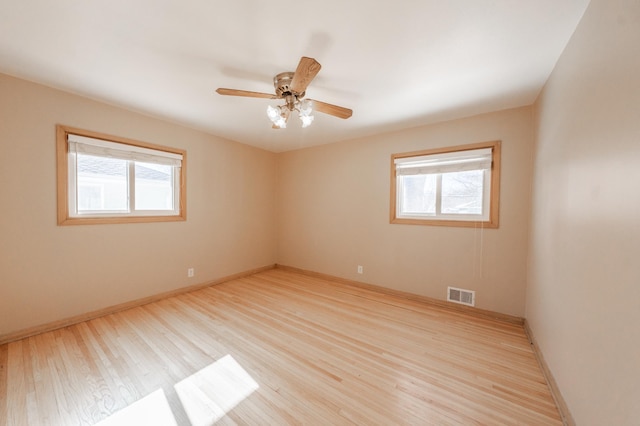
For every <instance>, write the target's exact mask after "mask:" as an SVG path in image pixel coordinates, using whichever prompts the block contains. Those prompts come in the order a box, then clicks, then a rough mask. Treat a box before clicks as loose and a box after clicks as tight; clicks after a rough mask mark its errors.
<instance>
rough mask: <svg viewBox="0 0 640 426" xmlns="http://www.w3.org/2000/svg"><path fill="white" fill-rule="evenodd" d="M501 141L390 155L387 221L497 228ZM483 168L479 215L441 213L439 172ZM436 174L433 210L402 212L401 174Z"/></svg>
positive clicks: (440, 177) (440, 178)
mask: <svg viewBox="0 0 640 426" xmlns="http://www.w3.org/2000/svg"><path fill="white" fill-rule="evenodd" d="M500 150H501V143H500V141H492V142H482V143H477V144H471V145H463V146H455V147H446V148H437V149H429V150H423V151H415V152H406V153H400V154H393V155H392V156H391V203H390V204H391V211H390V222H391V223H396V224H409V225H436V226H460V227H478V226H481V227H485V228H498V226H499V200H500ZM470 170H483V176H484V183H483V208H482V214H480V215H478V214H468V215H467V214H444V213H442V212H441V208H440V207H441V180H442V174H443V173H448V172H456V171H470ZM423 174H433V175H435V176H436V209H435V210H436V211H435V214H425V213H416V212H404V211H402V196H403V194H402V191H403V179H404V178H403V176H407V175H423Z"/></svg>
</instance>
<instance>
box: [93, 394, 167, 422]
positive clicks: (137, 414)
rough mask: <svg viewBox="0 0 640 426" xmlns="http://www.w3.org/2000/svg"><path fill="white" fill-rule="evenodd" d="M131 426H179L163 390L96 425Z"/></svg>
mask: <svg viewBox="0 0 640 426" xmlns="http://www.w3.org/2000/svg"><path fill="white" fill-rule="evenodd" d="M129 425H131V426H134V425H135V426H138V425H154V426H177V423H176V420H175V418H174V417H173V412H172V411H171V407H169V402H168V401H167V397H166V396H165V394H164V391H163V390H162V389H158V390H157V391H155V392H153V393H150V394H149V395H147V396H145V397H144V398H142V399H140V400H138V401H136V402H134V403H133V404H131V405H129V406H128V407H126V408H123V409H122V410H120V411H118V412H117V413H115V414H112V415H111V416H109V417H107V418H106V419H104V420H102V421H101V422H100V423H97V424H96V426H129Z"/></svg>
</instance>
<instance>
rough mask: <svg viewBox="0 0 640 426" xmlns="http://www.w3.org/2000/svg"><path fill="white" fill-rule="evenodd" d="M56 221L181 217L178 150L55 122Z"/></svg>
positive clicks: (182, 195) (181, 171)
mask: <svg viewBox="0 0 640 426" xmlns="http://www.w3.org/2000/svg"><path fill="white" fill-rule="evenodd" d="M57 150H58V223H59V224H84V223H122V222H154V221H173V220H184V219H185V218H186V211H185V200H186V197H185V185H184V183H185V177H186V173H185V161H186V158H185V157H186V153H185V152H184V151H182V150H177V149H173V148H166V147H160V146H156V145H152V144H147V143H144V142H137V141H132V140H129V139H124V138H118V137H112V136H108V135H103V134H98V133H95V132H89V131H85V130H79V129H72V128H68V127H65V126H58V137H57Z"/></svg>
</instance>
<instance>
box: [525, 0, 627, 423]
mask: <svg viewBox="0 0 640 426" xmlns="http://www.w3.org/2000/svg"><path fill="white" fill-rule="evenodd" d="M639 49H640V2H638V1H637V0H592V2H591V4H590V6H589V8H588V9H587V11H586V12H585V15H584V17H583V20H582V21H581V23H580V24H579V26H578V28H577V30H576V32H575V34H574V36H573V38H572V39H571V41H570V43H569V44H568V46H567V48H566V50H565V52H564V53H563V55H562V57H561V59H560V61H559V62H558V64H557V66H556V69H555V71H554V72H553V74H552V76H551V78H550V79H549V81H548V83H547V85H546V87H545V89H544V91H543V94H542V96H541V98H540V99H539V101H538V103H537V106H536V107H537V116H538V118H537V134H538V136H537V149H536V158H535V177H534V196H533V214H532V232H531V250H530V253H531V263H530V273H529V284H528V288H527V310H526V316H527V319H528V321H529V323H530V325H531V328H532V330H533V333H534V336H535V337H536V339H537V340H538V342H539V345H540V347H541V349H542V352H543V354H544V356H545V358H546V360H547V363H548V364H549V367H550V369H551V371H552V373H553V375H554V377H555V379H556V381H557V383H558V385H559V387H560V390H561V392H562V394H563V396H564V398H565V400H566V402H567V404H568V406H569V409H570V411H571V412H572V414H573V417H574V418H575V420H576V422H577V424H579V425H637V424H638V422H639V421H640V420H639V419H640V263H639V261H638V255H639V254H640V225H639V224H640V222H639V218H640V50H639Z"/></svg>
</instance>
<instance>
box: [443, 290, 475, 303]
mask: <svg viewBox="0 0 640 426" xmlns="http://www.w3.org/2000/svg"><path fill="white" fill-rule="evenodd" d="M447 301H448V302H454V303H460V304H462V305H467V306H475V304H476V292H475V291H473V290H465V289H462V288H455V287H447Z"/></svg>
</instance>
